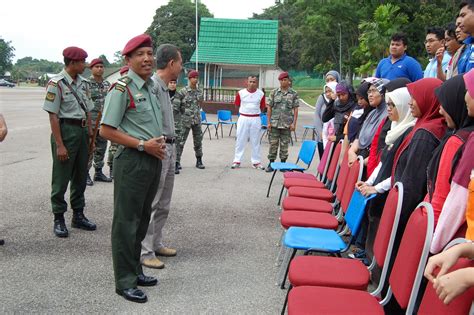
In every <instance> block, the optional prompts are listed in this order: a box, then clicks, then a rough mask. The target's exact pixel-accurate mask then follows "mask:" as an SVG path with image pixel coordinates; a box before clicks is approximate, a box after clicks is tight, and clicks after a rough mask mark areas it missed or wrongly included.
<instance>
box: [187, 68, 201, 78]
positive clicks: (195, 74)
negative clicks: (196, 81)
mask: <svg viewBox="0 0 474 315" xmlns="http://www.w3.org/2000/svg"><path fill="white" fill-rule="evenodd" d="M188 78H189V79H191V78H199V72H197V71H196V70H192V71H189V73H188Z"/></svg>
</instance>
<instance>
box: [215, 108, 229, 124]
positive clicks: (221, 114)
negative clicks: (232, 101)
mask: <svg viewBox="0 0 474 315" xmlns="http://www.w3.org/2000/svg"><path fill="white" fill-rule="evenodd" d="M217 120H218V121H221V122H223V121H232V112H231V111H230V110H224V109H221V110H218V111H217Z"/></svg>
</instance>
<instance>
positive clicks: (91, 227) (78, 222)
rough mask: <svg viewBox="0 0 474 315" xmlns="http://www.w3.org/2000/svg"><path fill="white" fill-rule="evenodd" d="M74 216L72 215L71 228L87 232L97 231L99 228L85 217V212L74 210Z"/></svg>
mask: <svg viewBox="0 0 474 315" xmlns="http://www.w3.org/2000/svg"><path fill="white" fill-rule="evenodd" d="M73 211H74V214H73V215H72V221H71V226H72V227H73V228H76V229H81V230H86V231H95V229H97V226H96V225H95V223H94V222H92V221H89V219H87V218H86V216H85V215H84V212H83V210H73Z"/></svg>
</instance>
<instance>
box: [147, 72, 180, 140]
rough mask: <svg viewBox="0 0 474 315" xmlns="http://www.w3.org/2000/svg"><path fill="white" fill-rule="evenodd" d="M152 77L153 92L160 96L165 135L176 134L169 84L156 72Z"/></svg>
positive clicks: (171, 135)
mask: <svg viewBox="0 0 474 315" xmlns="http://www.w3.org/2000/svg"><path fill="white" fill-rule="evenodd" d="M151 79H152V80H153V83H154V86H153V94H155V96H156V97H157V98H158V103H159V104H160V107H161V115H162V116H163V135H165V136H167V137H174V136H175V129H174V117H173V106H172V105H171V100H170V94H169V91H168V86H167V85H166V84H165V82H164V81H163V80H162V79H161V78H160V77H159V76H158V75H156V74H154V75H153V76H152V77H151Z"/></svg>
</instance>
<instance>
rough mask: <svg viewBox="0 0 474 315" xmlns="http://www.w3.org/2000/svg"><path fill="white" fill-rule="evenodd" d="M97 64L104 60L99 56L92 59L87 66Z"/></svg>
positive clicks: (102, 62)
mask: <svg viewBox="0 0 474 315" xmlns="http://www.w3.org/2000/svg"><path fill="white" fill-rule="evenodd" d="M98 64H104V61H103V60H102V59H100V58H95V59H92V61H91V63H90V64H89V68H92V67H93V66H95V65H98Z"/></svg>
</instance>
